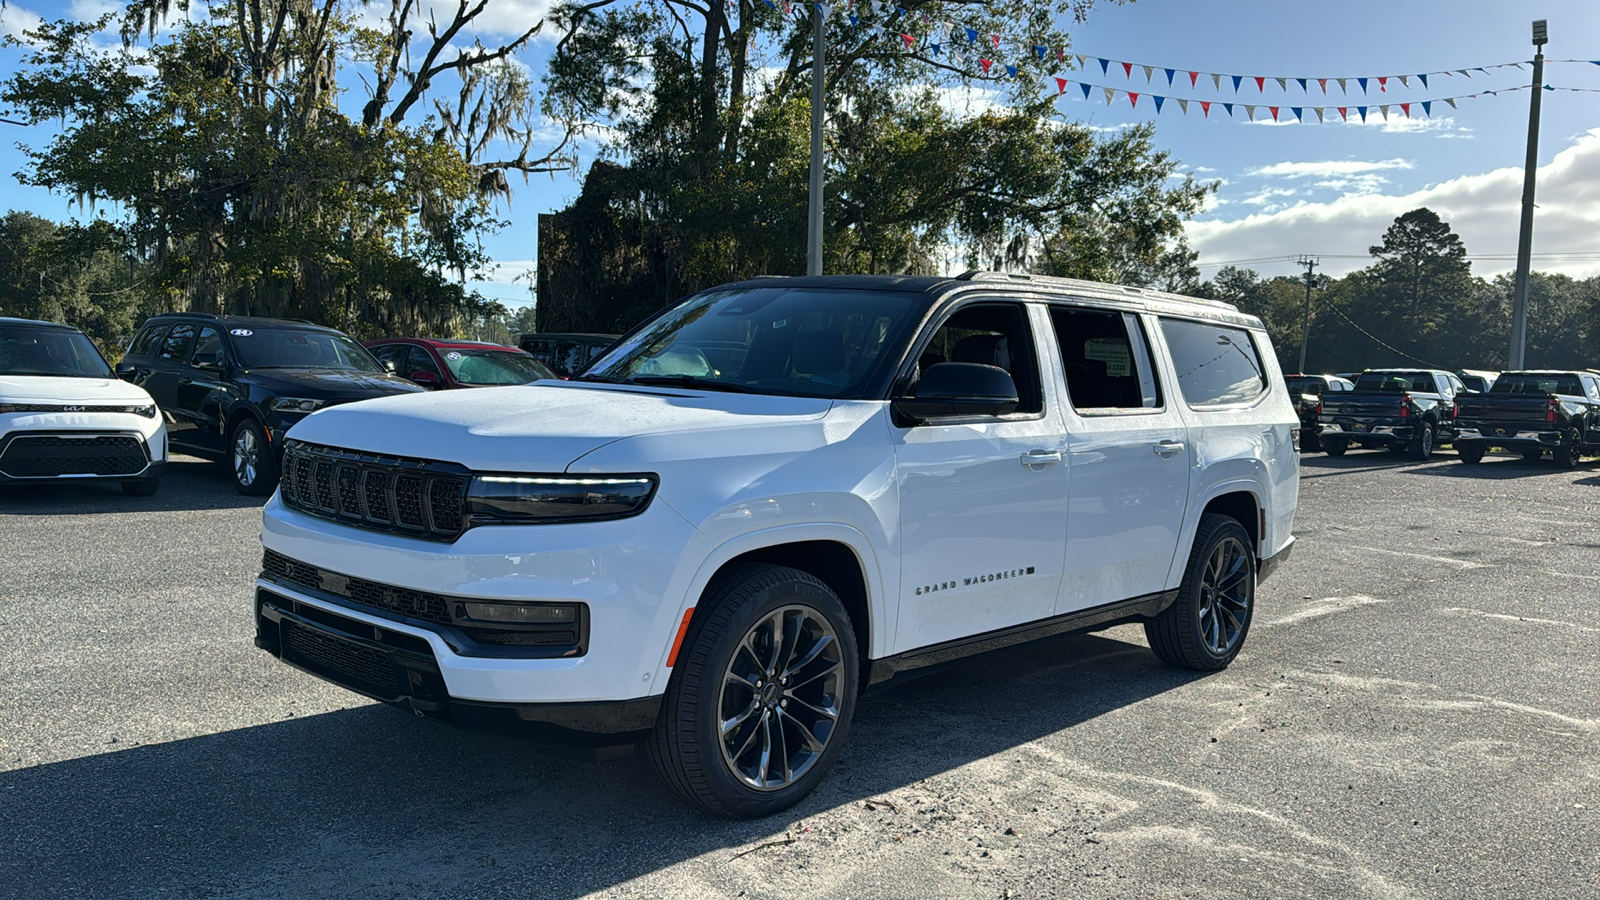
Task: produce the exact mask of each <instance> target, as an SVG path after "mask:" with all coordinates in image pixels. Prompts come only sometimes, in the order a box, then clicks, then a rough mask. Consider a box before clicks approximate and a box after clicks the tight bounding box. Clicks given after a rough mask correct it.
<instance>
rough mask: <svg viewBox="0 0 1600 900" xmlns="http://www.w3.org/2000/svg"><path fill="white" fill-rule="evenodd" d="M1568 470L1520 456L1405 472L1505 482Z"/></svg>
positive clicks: (1408, 473) (1487, 457) (1489, 457)
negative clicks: (1474, 463)
mask: <svg viewBox="0 0 1600 900" xmlns="http://www.w3.org/2000/svg"><path fill="white" fill-rule="evenodd" d="M1567 473H1568V470H1566V469H1562V468H1558V467H1557V466H1556V465H1555V463H1553V462H1551V461H1550V460H1548V459H1547V460H1544V461H1542V462H1528V461H1527V460H1525V459H1523V458H1522V457H1520V456H1502V457H1493V456H1486V457H1484V458H1483V462H1481V463H1479V464H1477V465H1475V466H1469V465H1467V464H1465V463H1459V464H1457V465H1450V466H1430V467H1428V468H1425V469H1416V470H1413V471H1410V472H1407V473H1406V474H1407V475H1434V476H1437V477H1439V478H1478V479H1487V480H1490V481H1507V480H1510V479H1514V478H1536V477H1539V476H1547V475H1563V474H1567Z"/></svg>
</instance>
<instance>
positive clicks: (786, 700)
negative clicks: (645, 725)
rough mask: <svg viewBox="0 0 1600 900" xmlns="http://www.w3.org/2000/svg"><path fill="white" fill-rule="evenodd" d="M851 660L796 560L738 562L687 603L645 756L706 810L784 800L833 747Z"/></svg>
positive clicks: (851, 694) (824, 765)
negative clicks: (681, 640)
mask: <svg viewBox="0 0 1600 900" xmlns="http://www.w3.org/2000/svg"><path fill="white" fill-rule="evenodd" d="M859 668H860V667H859V664H858V660H857V657H856V640H855V631H854V629H853V628H852V626H851V622H850V617H849V614H848V613H846V612H845V609H844V605H843V604H842V603H840V602H839V598H838V596H837V595H835V594H834V592H833V591H832V589H830V588H829V587H828V586H827V585H826V584H823V583H822V582H821V581H819V580H818V579H816V578H814V577H812V576H811V575H809V574H807V573H805V572H801V571H799V570H796V569H789V568H785V567H782V566H770V565H748V566H740V567H738V568H737V569H734V570H733V571H731V572H729V573H727V574H726V575H725V576H723V577H720V578H719V579H718V581H717V582H715V583H714V584H713V586H712V588H710V589H708V591H707V595H706V597H705V599H704V600H703V601H702V603H701V608H700V609H699V610H697V611H696V613H695V616H694V620H693V624H692V625H691V630H690V634H689V637H688V640H687V641H686V642H685V644H684V647H683V650H682V653H681V655H680V656H679V657H678V663H677V671H676V672H675V673H674V675H673V678H672V681H671V683H670V684H669V685H668V687H667V694H666V698H665V701H664V704H663V706H662V709H661V718H660V720H659V721H658V722H657V724H656V730H655V733H654V735H653V736H652V737H651V740H650V743H649V747H650V757H651V760H652V762H654V764H655V767H656V770H657V771H658V772H659V773H660V774H661V777H662V778H663V779H664V780H665V781H666V782H667V783H668V784H670V785H672V787H673V789H674V790H676V791H677V792H678V793H679V794H680V795H682V796H683V798H684V799H686V800H688V801H689V802H690V803H693V804H695V805H697V806H699V807H701V808H703V809H705V810H706V811H708V812H711V813H715V814H716V815H721V816H727V817H729V818H757V817H760V816H767V815H771V814H773V813H776V812H779V811H780V810H783V809H786V808H788V807H790V806H793V805H794V804H795V803H798V802H799V801H800V800H801V799H802V798H804V797H805V796H806V795H807V794H809V793H811V791H812V790H813V789H815V788H816V786H817V784H818V783H819V782H820V781H821V780H822V778H823V776H824V774H825V773H826V772H827V770H828V767H829V766H831V765H832V764H833V760H834V758H835V757H837V756H838V755H839V748H840V746H841V745H842V744H843V743H844V739H845V735H846V734H847V733H848V732H849V730H850V719H851V716H852V715H853V713H854V711H855V700H856V692H857V679H858V677H859V676H858V673H859Z"/></svg>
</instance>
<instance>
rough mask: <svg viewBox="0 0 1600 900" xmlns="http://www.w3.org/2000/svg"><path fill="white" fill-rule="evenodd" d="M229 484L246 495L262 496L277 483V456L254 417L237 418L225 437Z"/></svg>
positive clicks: (269, 491) (268, 492)
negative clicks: (229, 476)
mask: <svg viewBox="0 0 1600 900" xmlns="http://www.w3.org/2000/svg"><path fill="white" fill-rule="evenodd" d="M228 447H229V451H228V470H229V472H230V473H231V474H232V475H233V488H234V490H236V491H238V492H239V493H241V494H244V495H245V496H247V497H265V496H266V495H268V494H270V493H272V489H273V488H275V487H277V486H278V457H277V455H276V454H274V453H273V450H272V444H270V443H269V442H268V441H267V433H266V432H265V431H263V430H262V428H261V426H260V425H259V424H257V423H256V420H255V419H240V420H239V424H238V425H235V426H234V428H233V438H232V440H230V441H228Z"/></svg>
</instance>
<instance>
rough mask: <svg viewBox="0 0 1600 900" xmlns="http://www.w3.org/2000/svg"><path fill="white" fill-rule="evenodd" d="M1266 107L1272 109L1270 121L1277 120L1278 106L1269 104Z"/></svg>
mask: <svg viewBox="0 0 1600 900" xmlns="http://www.w3.org/2000/svg"><path fill="white" fill-rule="evenodd" d="M1267 109H1269V110H1271V111H1272V121H1274V122H1276V121H1278V108H1277V107H1276V106H1269V107H1267Z"/></svg>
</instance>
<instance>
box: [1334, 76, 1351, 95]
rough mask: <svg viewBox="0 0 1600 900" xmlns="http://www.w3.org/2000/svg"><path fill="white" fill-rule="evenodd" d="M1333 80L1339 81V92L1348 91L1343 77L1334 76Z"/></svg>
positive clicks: (1344, 92)
mask: <svg viewBox="0 0 1600 900" xmlns="http://www.w3.org/2000/svg"><path fill="white" fill-rule="evenodd" d="M1334 81H1337V82H1339V93H1341V94H1348V93H1350V89H1349V87H1347V86H1346V85H1345V79H1343V78H1335V79H1334Z"/></svg>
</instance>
